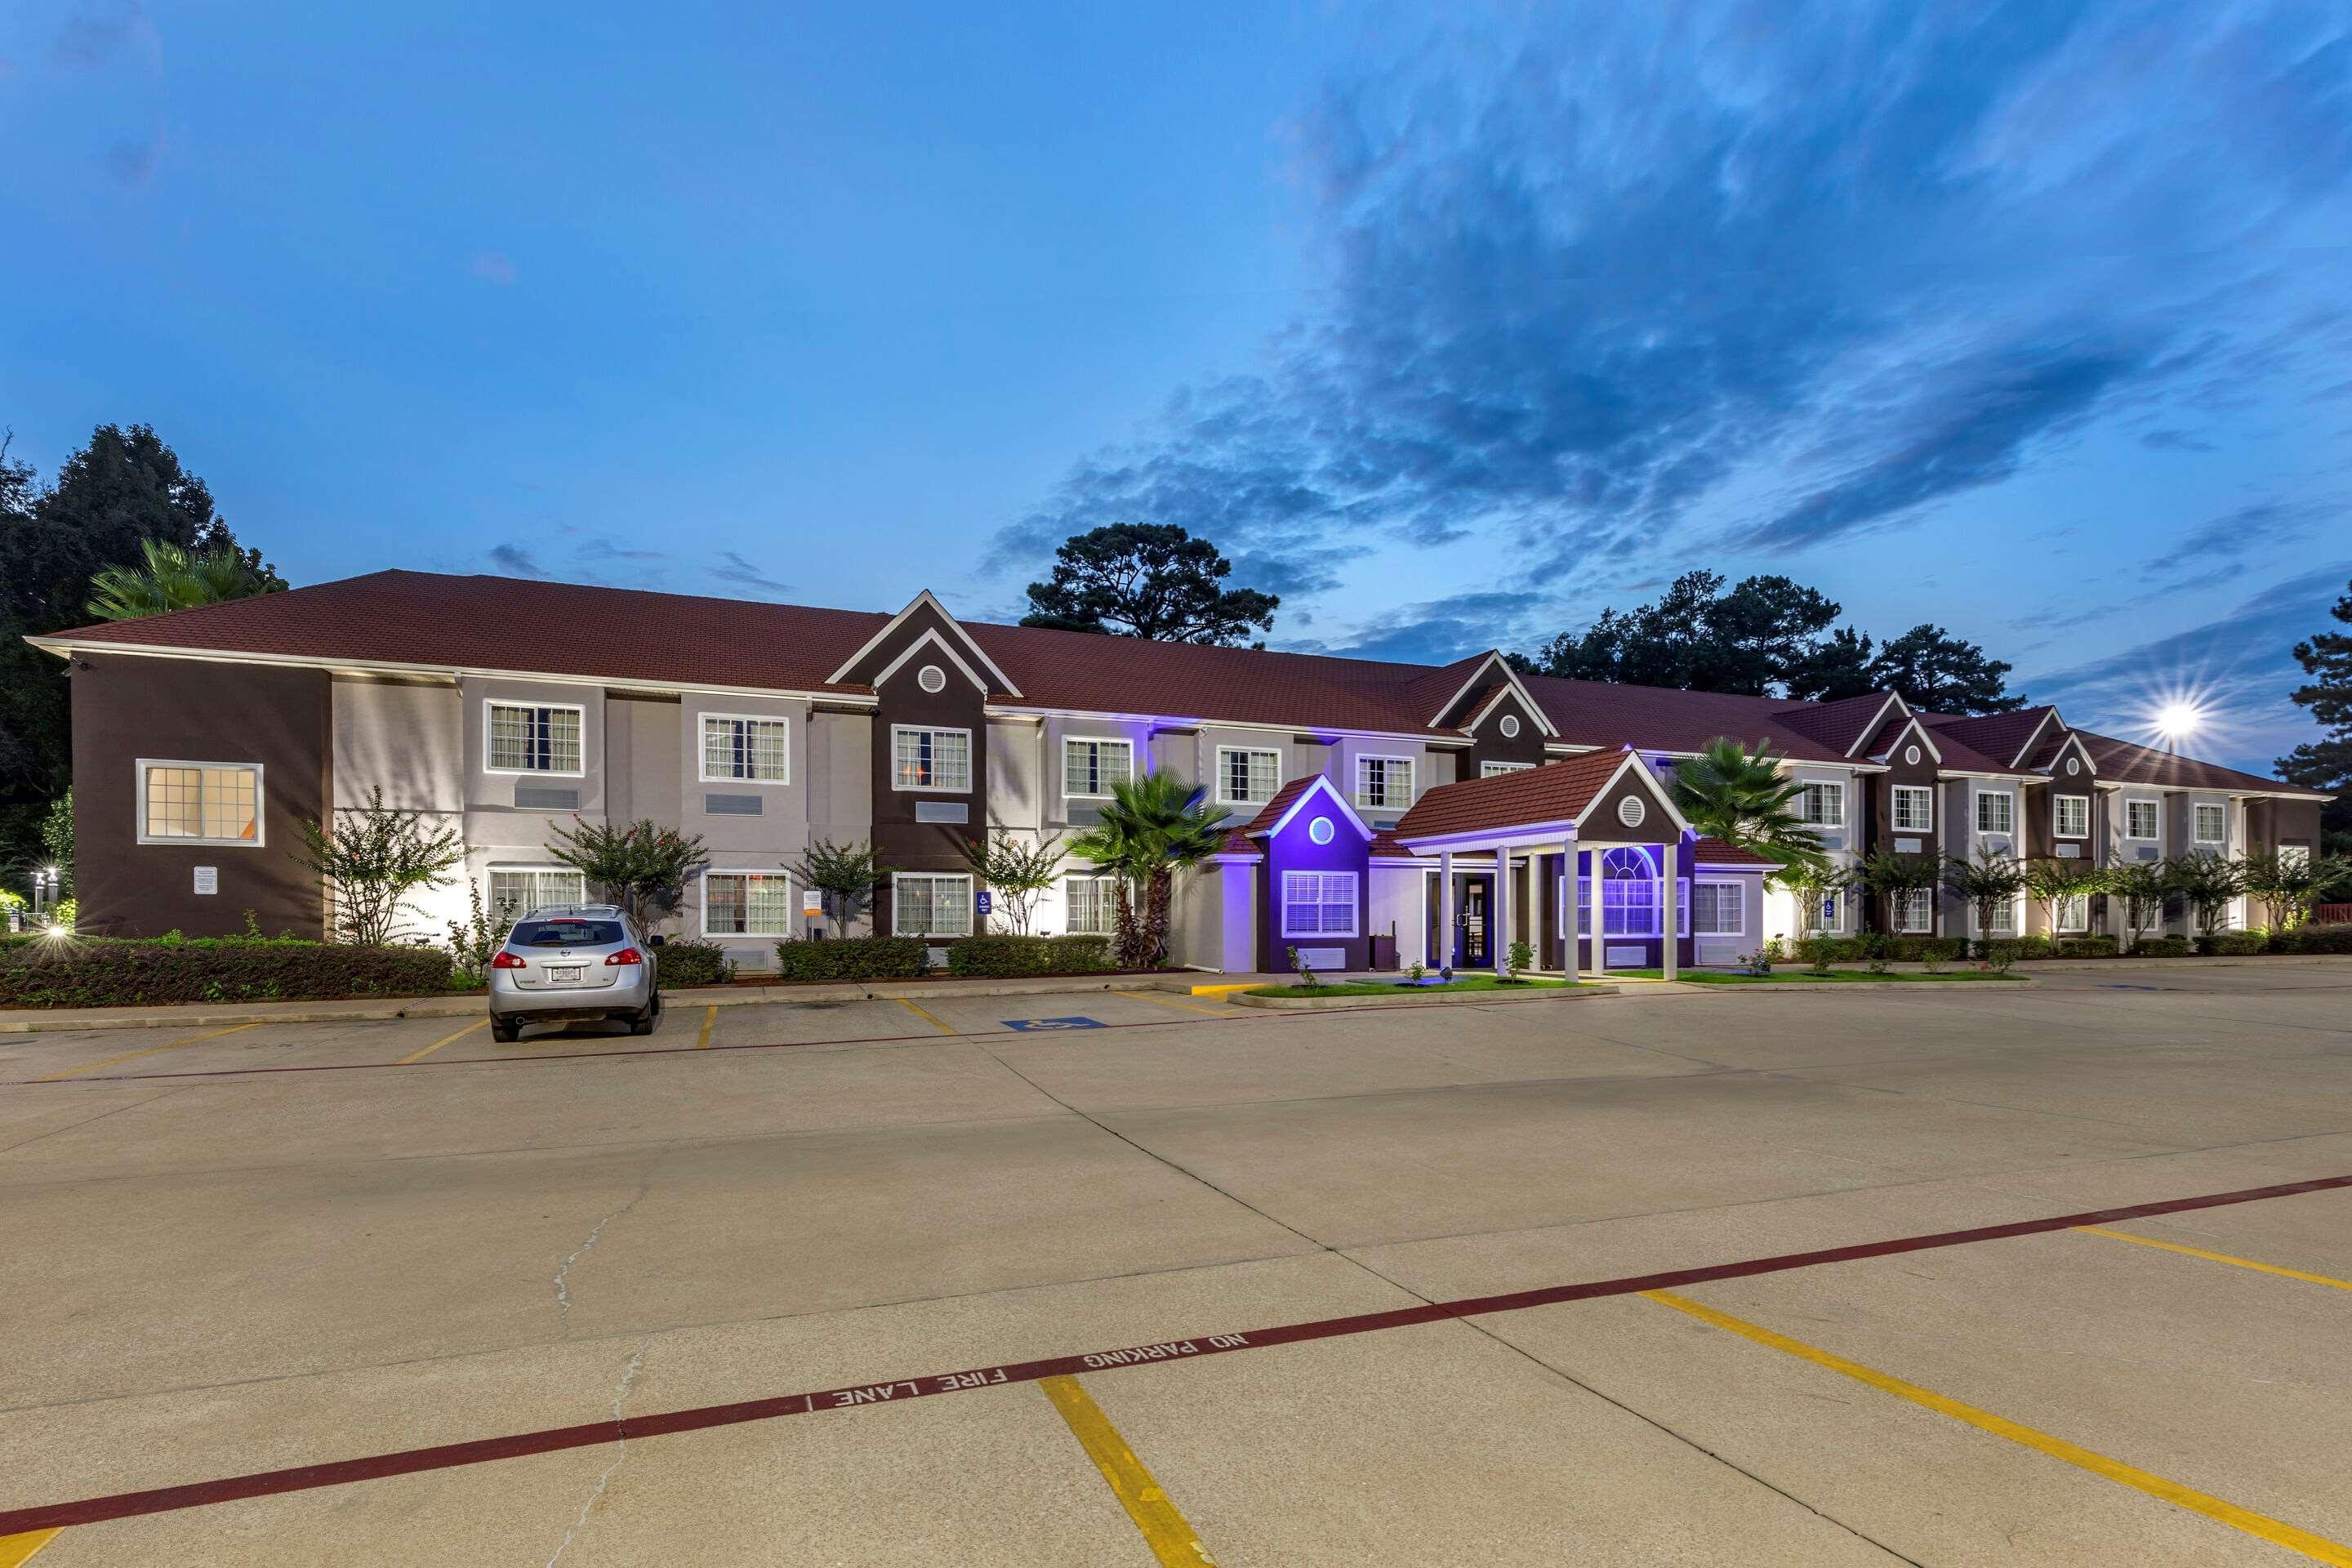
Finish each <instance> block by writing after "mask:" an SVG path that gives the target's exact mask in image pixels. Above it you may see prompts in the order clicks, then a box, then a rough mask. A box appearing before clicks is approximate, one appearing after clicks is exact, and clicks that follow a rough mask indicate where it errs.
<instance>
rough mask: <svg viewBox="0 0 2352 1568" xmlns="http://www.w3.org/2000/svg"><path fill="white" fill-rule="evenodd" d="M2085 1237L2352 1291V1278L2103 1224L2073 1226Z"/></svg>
mask: <svg viewBox="0 0 2352 1568" xmlns="http://www.w3.org/2000/svg"><path fill="white" fill-rule="evenodd" d="M2074 1228H2075V1229H2076V1230H2079V1231H2081V1232H2083V1233H2084V1235H2086V1236H2105V1237H2113V1238H2114V1239H2115V1240H2117V1241H2128V1242H2131V1243H2133V1244H2135V1245H2136V1246H2139V1247H2157V1248H2159V1249H2161V1250H2162V1251H2165V1252H2178V1253H2180V1254H2182V1255H2184V1256H2186V1257H2189V1258H2204V1259H2206V1260H2207V1261H2208V1262H2211V1263H2227V1264H2229V1265H2231V1267H2232V1268H2251V1269H2252V1270H2254V1271H2255V1272H2256V1273H2258V1274H2275V1275H2278V1276H2279V1277H2280V1278H2281V1279H2301V1280H2304V1281H2305V1282H2307V1283H2309V1284H2313V1285H2325V1286H2326V1287H2328V1288H2329V1289H2334V1290H2352V1279H2330V1278H2329V1277H2328V1276H2326V1275H2325V1274H2305V1272H2304V1271H2303V1270H2302V1269H2300V1268H2280V1267H2279V1266H2278V1265H2277V1264H2275V1263H2257V1262H2255V1261H2254V1260H2253V1259H2252V1258H2232V1257H2231V1256H2230V1255H2229V1254H2228V1253H2226V1252H2208V1251H2206V1250H2205V1249H2204V1248H2203V1247H2183V1246H2181V1245H2180V1244H2179V1242H2177V1241H2158V1240H2157V1239H2156V1238H2155V1237H2147V1236H2133V1235H2132V1234H2130V1233H2129V1232H2128V1231H2121V1230H2109V1229H2108V1228H2107V1227H2106V1226H2101V1225H2078V1226H2075V1227H2074Z"/></svg>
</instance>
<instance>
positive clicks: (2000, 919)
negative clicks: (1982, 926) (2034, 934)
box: [1985, 899, 2017, 936]
mask: <svg viewBox="0 0 2352 1568" xmlns="http://www.w3.org/2000/svg"><path fill="white" fill-rule="evenodd" d="M1985 934H1986V935H1987V936H2015V935H2016V934H2017V900H2015V899H2000V900H1996V901H1995V902H1994V904H1993V906H1992V929H1991V930H1990V931H1987V932H1985Z"/></svg>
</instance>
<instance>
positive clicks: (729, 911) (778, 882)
mask: <svg viewBox="0 0 2352 1568" xmlns="http://www.w3.org/2000/svg"><path fill="white" fill-rule="evenodd" d="M798 913H799V911H798V910H794V909H793V879H792V878H791V877H790V876H789V875H788V874H786V873H785V872H783V871H781V870H777V871H705V872H704V873H703V874H702V934H703V935H705V936H791V935H792V934H793V932H794V931H796V930H798V929H799V923H800V922H799V921H798V919H797V918H796V917H797V915H798Z"/></svg>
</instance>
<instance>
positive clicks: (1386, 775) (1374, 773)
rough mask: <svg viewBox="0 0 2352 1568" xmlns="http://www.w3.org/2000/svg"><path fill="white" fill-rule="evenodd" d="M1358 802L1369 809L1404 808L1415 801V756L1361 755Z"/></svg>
mask: <svg viewBox="0 0 2352 1568" xmlns="http://www.w3.org/2000/svg"><path fill="white" fill-rule="evenodd" d="M1356 804H1357V805H1360V806H1362V807H1364V808H1365V809H1366V810H1368V811H1402V810H1403V809H1404V808H1405V807H1407V806H1409V805H1412V758H1410V757H1358V758H1357V759H1356Z"/></svg>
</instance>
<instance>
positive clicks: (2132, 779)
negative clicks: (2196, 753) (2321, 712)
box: [2074, 730, 2328, 800]
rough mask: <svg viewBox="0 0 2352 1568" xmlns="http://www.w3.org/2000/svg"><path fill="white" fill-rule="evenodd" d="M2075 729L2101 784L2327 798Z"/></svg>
mask: <svg viewBox="0 0 2352 1568" xmlns="http://www.w3.org/2000/svg"><path fill="white" fill-rule="evenodd" d="M2074 733H2075V734H2077V735H2080V736H2081V737H2082V738H2083V748H2084V750H2085V751H2087V752H2090V753H2091V762H2092V763H2093V765H2095V767H2097V769H2098V770H2099V780H2098V782H2099V783H2101V784H2165V785H2168V786H2170V787H2171V788H2174V789H2218V790H2233V789H2234V790H2268V791H2273V792H2281V791H2288V792H2294V793H2299V794H2307V795H2310V796H2311V798H2313V799H2314V800H2326V799H2327V798H2328V797H2327V795H2326V793H2325V792H2323V791H2319V790H2308V791H2294V786H2293V785H2291V784H2280V783H2279V782H2278V781H2277V780H2276V779H2266V778H2262V777H2259V776H2257V775H2256V774H2253V773H2240V772H2238V770H2237V769H2235V768H2225V767H2223V766H2221V764H2220V763H2200V762H2199V761H2198V760H2197V759H2196V758H2194V757H2181V756H2175V755H2174V754H2173V753H2171V752H2159V751H2157V750H2156V749H2155V748H2153V747H2150V746H2140V745H2135V744H2133V743H2132V742H2129V741H2118V740H2116V739H2115V738H2114V737H2113V736H2111V735H2095V734H2093V733H2091V731H2088V730H2077V731H2074Z"/></svg>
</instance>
